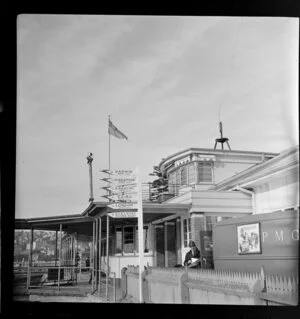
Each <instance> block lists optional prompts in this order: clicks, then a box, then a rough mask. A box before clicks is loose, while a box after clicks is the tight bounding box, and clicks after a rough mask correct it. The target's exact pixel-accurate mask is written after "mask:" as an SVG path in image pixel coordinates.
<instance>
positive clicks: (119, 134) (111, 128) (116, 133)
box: [108, 120, 128, 140]
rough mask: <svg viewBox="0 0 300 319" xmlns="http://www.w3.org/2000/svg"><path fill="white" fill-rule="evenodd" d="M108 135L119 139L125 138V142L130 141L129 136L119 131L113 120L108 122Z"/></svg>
mask: <svg viewBox="0 0 300 319" xmlns="http://www.w3.org/2000/svg"><path fill="white" fill-rule="evenodd" d="M108 134H110V135H113V136H114V137H117V138H123V139H125V140H128V138H127V136H126V135H125V134H123V133H122V132H121V131H119V130H118V129H117V128H116V127H115V126H114V125H113V124H112V122H111V120H108Z"/></svg>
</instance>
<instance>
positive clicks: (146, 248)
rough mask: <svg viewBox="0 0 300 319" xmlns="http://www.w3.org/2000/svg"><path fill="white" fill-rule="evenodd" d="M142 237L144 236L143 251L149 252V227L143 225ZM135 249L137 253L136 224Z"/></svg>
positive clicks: (137, 229) (136, 234)
mask: <svg viewBox="0 0 300 319" xmlns="http://www.w3.org/2000/svg"><path fill="white" fill-rule="evenodd" d="M143 238H144V252H145V253H147V252H149V229H148V226H144V233H143ZM135 251H136V252H137V253H138V252H139V228H138V226H136V230H135Z"/></svg>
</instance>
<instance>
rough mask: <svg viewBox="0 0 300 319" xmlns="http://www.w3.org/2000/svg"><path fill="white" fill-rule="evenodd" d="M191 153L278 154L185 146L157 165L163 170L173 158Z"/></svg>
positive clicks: (229, 154) (274, 154) (273, 154)
mask: <svg viewBox="0 0 300 319" xmlns="http://www.w3.org/2000/svg"><path fill="white" fill-rule="evenodd" d="M192 153H200V154H207V155H226V156H243V155H244V156H264V157H265V158H266V159H270V158H273V157H275V156H277V155H278V153H270V152H258V151H242V150H215V149H210V148H195V147H191V148H187V149H184V150H182V151H179V152H177V153H174V154H172V155H170V156H168V157H166V158H164V159H163V160H162V161H161V162H160V163H159V165H158V167H159V169H160V170H164V168H165V167H166V166H167V165H168V164H169V163H170V162H173V161H175V160H179V159H181V158H183V157H185V156H188V155H189V154H192Z"/></svg>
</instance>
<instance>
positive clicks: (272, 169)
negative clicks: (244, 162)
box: [210, 145, 299, 190]
mask: <svg viewBox="0 0 300 319" xmlns="http://www.w3.org/2000/svg"><path fill="white" fill-rule="evenodd" d="M297 165H299V146H298V145H296V146H293V147H291V148H289V149H287V150H285V151H283V152H281V153H280V154H279V155H277V156H276V157H274V158H272V159H270V160H268V161H265V162H263V163H260V164H256V165H253V166H251V167H249V168H248V169H246V170H244V171H242V172H240V173H238V174H236V175H234V176H232V177H229V178H227V179H225V180H224V181H222V182H220V183H218V184H217V185H215V186H213V187H211V188H210V190H226V189H230V188H233V187H235V186H237V185H241V184H245V183H251V181H254V180H256V179H258V178H261V177H266V176H268V175H270V174H273V173H276V172H280V171H281V170H283V169H284V168H289V169H292V168H293V167H294V166H297Z"/></svg>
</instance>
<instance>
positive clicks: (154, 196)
mask: <svg viewBox="0 0 300 319" xmlns="http://www.w3.org/2000/svg"><path fill="white" fill-rule="evenodd" d="M192 189H195V184H169V185H168V186H167V187H161V188H155V187H153V186H152V183H150V182H149V183H142V199H143V202H151V203H162V202H164V201H166V200H168V199H170V198H172V197H174V196H178V195H181V194H184V193H186V192H188V191H190V190H192Z"/></svg>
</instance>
